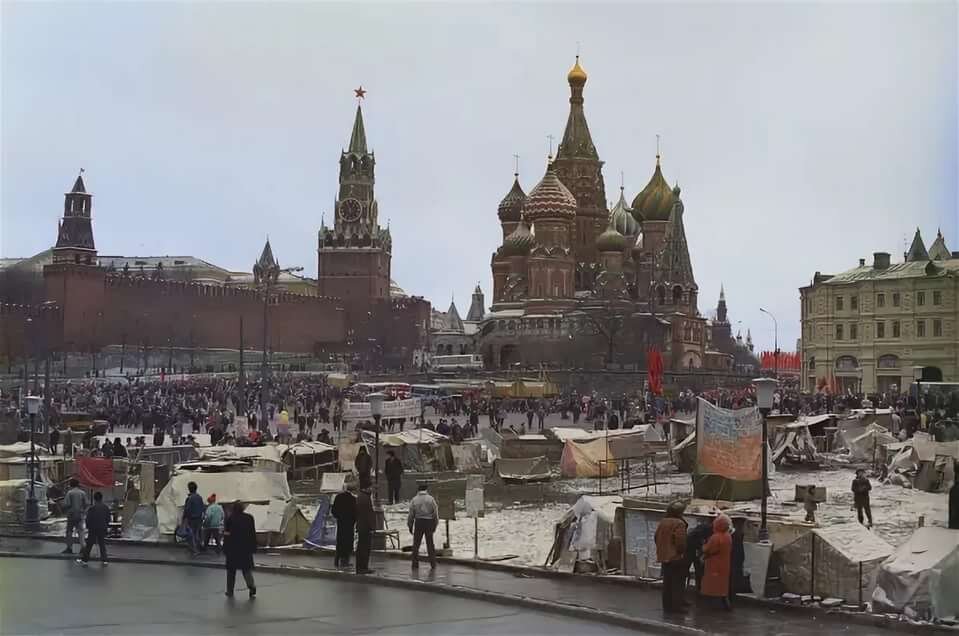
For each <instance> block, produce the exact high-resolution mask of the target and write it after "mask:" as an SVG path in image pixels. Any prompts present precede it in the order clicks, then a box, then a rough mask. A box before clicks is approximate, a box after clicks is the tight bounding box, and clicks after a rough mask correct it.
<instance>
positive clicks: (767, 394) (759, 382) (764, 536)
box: [753, 378, 777, 541]
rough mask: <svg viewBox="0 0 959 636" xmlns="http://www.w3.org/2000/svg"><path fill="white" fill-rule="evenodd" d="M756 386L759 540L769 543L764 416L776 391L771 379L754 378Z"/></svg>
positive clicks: (767, 442) (766, 445)
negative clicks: (760, 495) (759, 422)
mask: <svg viewBox="0 0 959 636" xmlns="http://www.w3.org/2000/svg"><path fill="white" fill-rule="evenodd" d="M753 384H755V385H756V406H757V407H759V412H760V414H762V425H763V443H762V453H763V498H762V508H761V512H760V520H759V540H760V541H769V528H768V527H767V526H766V511H767V501H766V500H767V498H768V495H769V452H768V448H767V447H768V444H769V431H768V430H767V428H766V416H767V415H769V411H770V409H772V407H773V392H774V391H775V390H776V385H777V382H776V381H775V380H773V379H771V378H756V379H755V380H753Z"/></svg>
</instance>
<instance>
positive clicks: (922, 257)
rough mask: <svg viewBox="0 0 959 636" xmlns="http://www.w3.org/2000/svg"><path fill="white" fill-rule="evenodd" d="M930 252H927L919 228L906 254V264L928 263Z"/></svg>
mask: <svg viewBox="0 0 959 636" xmlns="http://www.w3.org/2000/svg"><path fill="white" fill-rule="evenodd" d="M928 260H929V252H927V251H926V246H925V245H924V244H923V242H922V234H921V233H920V232H919V228H916V233H915V235H914V236H913V237H912V245H910V246H909V251H908V252H906V262H907V263H911V262H913V261H928Z"/></svg>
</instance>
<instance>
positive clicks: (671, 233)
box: [657, 186, 696, 287]
mask: <svg viewBox="0 0 959 636" xmlns="http://www.w3.org/2000/svg"><path fill="white" fill-rule="evenodd" d="M670 195H671V196H672V197H673V200H674V201H675V203H674V204H673V208H672V211H671V212H670V213H669V226H667V228H666V242H665V246H664V247H663V251H662V252H661V254H660V256H659V258H658V259H657V263H658V264H660V265H661V269H660V272H659V275H660V280H663V281H667V282H669V283H672V284H675V283H680V284H684V285H690V286H692V287H695V286H696V280H695V278H694V277H693V264H692V262H691V261H690V258H689V245H688V243H687V242H686V228H685V227H684V226H683V210H684V208H683V201H682V199H680V197H679V186H676V187H675V188H674V189H673V190H672V191H671V192H670Z"/></svg>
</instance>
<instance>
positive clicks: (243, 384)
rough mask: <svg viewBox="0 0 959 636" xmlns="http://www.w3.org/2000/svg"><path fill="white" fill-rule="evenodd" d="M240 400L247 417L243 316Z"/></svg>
mask: <svg viewBox="0 0 959 636" xmlns="http://www.w3.org/2000/svg"><path fill="white" fill-rule="evenodd" d="M239 379H240V399H241V400H242V401H243V415H246V407H247V401H246V371H245V370H244V368H243V314H240V376H239Z"/></svg>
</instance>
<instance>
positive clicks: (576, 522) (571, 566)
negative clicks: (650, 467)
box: [546, 495, 623, 571]
mask: <svg viewBox="0 0 959 636" xmlns="http://www.w3.org/2000/svg"><path fill="white" fill-rule="evenodd" d="M622 505H623V498H622V497H595V496H592V495H584V496H582V497H580V498H579V499H578V500H577V501H576V503H575V504H573V505H572V506H571V507H570V508H569V510H567V511H566V514H564V515H563V517H562V519H560V520H559V521H558V522H557V523H556V526H555V528H554V531H553V546H552V547H551V548H550V550H549V555H547V557H546V566H547V567H552V568H555V569H562V570H566V571H582V570H583V569H594V570H599V571H604V570H605V569H606V559H607V555H608V547H609V543H610V541H611V540H612V539H613V534H614V519H615V517H616V509H617V508H619V507H620V506H622ZM583 562H589V565H585V566H584V564H583Z"/></svg>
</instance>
